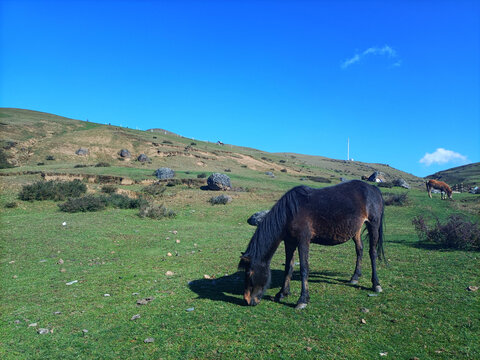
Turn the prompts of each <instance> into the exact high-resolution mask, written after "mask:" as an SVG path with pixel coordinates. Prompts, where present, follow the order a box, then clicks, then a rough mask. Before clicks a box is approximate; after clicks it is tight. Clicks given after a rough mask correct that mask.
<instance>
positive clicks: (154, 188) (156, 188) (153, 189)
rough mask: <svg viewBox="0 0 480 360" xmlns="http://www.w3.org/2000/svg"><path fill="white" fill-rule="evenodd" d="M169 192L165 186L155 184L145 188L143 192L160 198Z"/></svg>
mask: <svg viewBox="0 0 480 360" xmlns="http://www.w3.org/2000/svg"><path fill="white" fill-rule="evenodd" d="M165 190H167V188H166V187H165V185H163V184H160V183H154V184H151V185H148V186H145V187H144V188H143V190H142V191H143V192H144V193H145V194H147V195H150V196H155V197H160V196H162V195H163V193H164V192H165Z"/></svg>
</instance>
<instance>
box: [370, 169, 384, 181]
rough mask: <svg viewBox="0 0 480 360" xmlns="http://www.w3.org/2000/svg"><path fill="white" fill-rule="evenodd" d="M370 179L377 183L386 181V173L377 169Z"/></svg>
mask: <svg viewBox="0 0 480 360" xmlns="http://www.w3.org/2000/svg"><path fill="white" fill-rule="evenodd" d="M368 181H371V182H376V183H381V182H385V181H386V180H385V174H384V173H383V172H381V171H375V172H374V173H373V174H372V175H370V176H369V177H368Z"/></svg>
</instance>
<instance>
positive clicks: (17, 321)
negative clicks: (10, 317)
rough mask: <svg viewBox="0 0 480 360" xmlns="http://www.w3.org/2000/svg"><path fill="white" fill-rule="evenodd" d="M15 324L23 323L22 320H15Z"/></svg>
mask: <svg viewBox="0 0 480 360" xmlns="http://www.w3.org/2000/svg"><path fill="white" fill-rule="evenodd" d="M13 323H14V324H20V323H21V321H20V320H15V321H14V322H13Z"/></svg>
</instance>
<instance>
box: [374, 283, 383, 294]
mask: <svg viewBox="0 0 480 360" xmlns="http://www.w3.org/2000/svg"><path fill="white" fill-rule="evenodd" d="M382 291H383V290H382V287H381V286H380V285H377V286H375V292H377V293H381V292H382Z"/></svg>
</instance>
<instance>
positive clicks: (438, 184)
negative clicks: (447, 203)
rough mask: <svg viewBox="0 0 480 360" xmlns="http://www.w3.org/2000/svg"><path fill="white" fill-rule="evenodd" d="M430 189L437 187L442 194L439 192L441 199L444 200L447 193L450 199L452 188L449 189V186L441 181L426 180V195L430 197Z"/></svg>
mask: <svg viewBox="0 0 480 360" xmlns="http://www.w3.org/2000/svg"><path fill="white" fill-rule="evenodd" d="M432 189H437V190H440V191H441V192H442V194H441V198H442V200H443V199H445V200H446V199H447V195H448V197H449V198H450V199H451V198H452V189H450V186H448V185H447V184H446V183H444V182H443V181H438V180H428V181H427V192H428V196H429V197H430V199H431V198H432Z"/></svg>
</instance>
